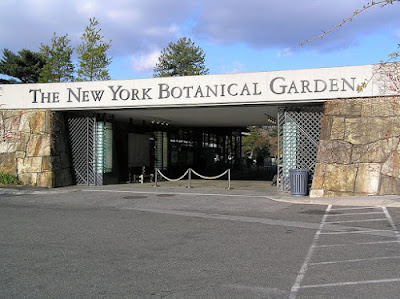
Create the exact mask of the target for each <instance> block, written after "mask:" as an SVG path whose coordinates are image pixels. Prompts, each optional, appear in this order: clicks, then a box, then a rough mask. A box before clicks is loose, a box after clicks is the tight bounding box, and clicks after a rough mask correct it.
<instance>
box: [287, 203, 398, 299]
mask: <svg viewBox="0 0 400 299" xmlns="http://www.w3.org/2000/svg"><path fill="white" fill-rule="evenodd" d="M377 208H379V209H381V211H380V212H368V213H364V212H361V213H346V214H333V213H332V214H331V215H329V212H334V211H335V210H336V211H337V210H341V211H346V210H348V209H347V208H340V209H332V205H330V206H328V208H327V209H326V211H325V214H324V216H323V218H322V220H321V224H320V227H319V230H318V231H317V233H316V234H315V237H314V240H313V242H312V244H311V246H310V248H309V250H308V253H307V256H306V258H305V261H304V263H303V265H302V267H301V269H300V272H299V274H298V275H297V278H296V281H295V283H294V285H293V286H292V289H291V293H290V296H289V298H290V299H295V298H296V296H297V294H298V292H299V290H300V289H312V288H330V287H338V286H339V287H340V286H351V285H364V284H379V283H397V282H400V278H391V279H377V280H360V281H345V282H333V283H325V284H310V285H301V282H302V281H303V279H304V276H305V273H306V271H307V270H308V268H309V267H311V266H319V265H322V266H325V265H332V264H349V263H360V262H371V261H383V260H396V259H400V256H384V257H370V258H360V259H350V260H336V261H325V262H324V261H321V262H311V258H312V255H313V253H314V251H315V250H316V249H321V248H329V247H339V246H342V247H345V246H354V245H369V246H370V245H381V244H390V243H393V244H396V243H397V244H398V243H400V233H399V231H398V229H397V226H396V224H395V222H394V221H393V219H392V217H391V216H390V214H389V212H388V211H387V209H386V208H385V207H370V209H377ZM351 209H352V210H354V209H358V208H351ZM371 214H384V215H385V216H386V219H382V218H375V219H362V220H345V221H326V220H327V218H328V217H329V216H349V215H351V216H360V215H371ZM384 220H387V221H388V222H389V223H390V225H391V227H392V229H391V230H377V229H368V228H361V227H360V228H359V229H360V230H357V229H358V228H353V229H355V230H352V231H341V232H338V231H335V232H323V231H322V230H323V229H325V230H326V229H327V228H328V227H329V226H332V224H336V223H346V222H347V223H350V222H369V221H371V222H376V221H384ZM325 224H327V227H325V228H324V227H323V226H324V225H325ZM376 232H389V233H391V234H393V237H394V238H396V239H393V240H387V241H376V242H358V243H349V244H326V245H317V240H318V239H319V238H320V236H321V235H340V234H374V233H376ZM348 250H353V249H350V248H349V249H348ZM310 270H311V269H310Z"/></svg>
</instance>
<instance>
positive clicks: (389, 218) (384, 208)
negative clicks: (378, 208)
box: [382, 207, 400, 240]
mask: <svg viewBox="0 0 400 299" xmlns="http://www.w3.org/2000/svg"><path fill="white" fill-rule="evenodd" d="M382 210H383V212H384V213H385V216H386V218H387V219H388V221H389V223H390V225H391V226H392V228H393V230H394V232H395V234H396V237H397V239H398V240H400V233H399V230H398V229H397V226H396V224H395V223H394V221H393V218H392V216H390V214H389V212H388V210H387V209H386V207H382Z"/></svg>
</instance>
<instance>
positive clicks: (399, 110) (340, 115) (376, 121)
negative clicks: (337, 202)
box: [310, 97, 400, 197]
mask: <svg viewBox="0 0 400 299" xmlns="http://www.w3.org/2000/svg"><path fill="white" fill-rule="evenodd" d="M399 140H400V97H381V98H368V99H345V100H344V99H343V100H330V101H327V102H326V103H325V112H324V117H323V119H322V127H321V136H320V142H319V149H318V154H317V161H316V162H317V163H316V168H315V175H314V179H313V183H312V187H311V192H310V196H311V197H327V196H352V195H389V194H399V192H400V164H399V161H400V143H399Z"/></svg>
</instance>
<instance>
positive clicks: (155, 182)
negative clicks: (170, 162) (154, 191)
mask: <svg viewBox="0 0 400 299" xmlns="http://www.w3.org/2000/svg"><path fill="white" fill-rule="evenodd" d="M154 172H155V173H154V187H157V168H155V171H154Z"/></svg>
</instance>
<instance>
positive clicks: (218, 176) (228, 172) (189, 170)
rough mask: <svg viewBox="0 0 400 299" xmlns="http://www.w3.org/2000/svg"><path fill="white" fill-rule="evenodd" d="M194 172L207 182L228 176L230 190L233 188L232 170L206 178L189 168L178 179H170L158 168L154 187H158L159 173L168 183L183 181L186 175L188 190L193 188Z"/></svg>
mask: <svg viewBox="0 0 400 299" xmlns="http://www.w3.org/2000/svg"><path fill="white" fill-rule="evenodd" d="M192 172H193V173H194V174H195V175H197V176H198V177H200V178H202V179H205V180H216V179H219V178H220V177H222V176H224V175H225V174H228V189H230V188H231V170H230V169H227V170H225V171H224V172H223V173H221V174H220V175H216V176H212V177H208V176H204V175H201V174H199V173H197V172H196V171H194V170H193V169H192V168H188V170H186V171H185V173H184V174H183V175H182V176H181V177H179V178H177V179H171V178H168V177H167V176H165V175H164V174H163V173H162V172H161V171H160V170H159V169H158V168H156V169H155V185H154V187H157V178H158V176H157V174H158V173H159V174H160V175H161V177H163V178H164V179H166V180H167V181H170V182H178V181H180V180H182V179H183V178H184V177H185V176H186V175H188V188H191V185H190V184H191V180H192V175H191V174H192Z"/></svg>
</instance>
